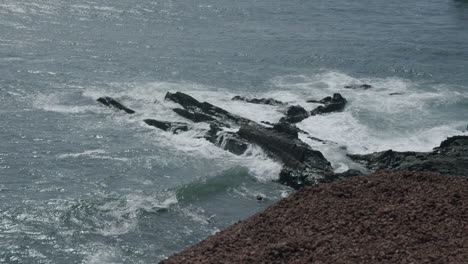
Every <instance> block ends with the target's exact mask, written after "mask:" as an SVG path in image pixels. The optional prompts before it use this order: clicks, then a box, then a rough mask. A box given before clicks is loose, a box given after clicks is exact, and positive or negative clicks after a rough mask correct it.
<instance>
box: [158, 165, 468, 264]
mask: <svg viewBox="0 0 468 264" xmlns="http://www.w3.org/2000/svg"><path fill="white" fill-rule="evenodd" d="M466 190H468V178H465V177H455V176H445V175H441V174H437V173H431V172H378V173H374V174H370V175H365V176H357V177H352V178H348V179H342V180H338V181H335V182H332V183H324V184H318V185H315V186H307V187H304V188H302V189H301V190H299V191H297V192H295V193H293V194H291V195H290V196H288V197H287V198H284V199H282V200H280V201H279V202H277V203H275V204H274V205H272V206H271V207H269V208H267V209H266V210H264V211H262V212H259V213H257V214H256V215H254V216H252V217H249V218H247V219H245V220H243V221H240V222H238V223H236V224H234V225H232V226H229V227H227V228H226V229H224V230H223V231H221V232H219V233H216V234H214V235H212V236H209V237H208V238H206V239H204V240H202V241H201V242H199V243H197V244H195V245H193V246H191V247H189V248H187V249H185V250H183V251H182V252H179V253H176V254H174V255H172V256H171V257H169V258H168V259H166V260H163V261H161V262H160V263H162V264H172V263H376V262H378V263H411V262H413V263H464V261H466V259H468V247H466V245H468V225H467V223H468V218H467V214H466V213H467V212H468V194H467V193H466Z"/></svg>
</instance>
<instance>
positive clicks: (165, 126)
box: [143, 119, 188, 134]
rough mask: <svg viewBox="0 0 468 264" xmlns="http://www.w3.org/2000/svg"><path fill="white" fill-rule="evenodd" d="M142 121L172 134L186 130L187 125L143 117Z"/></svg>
mask: <svg viewBox="0 0 468 264" xmlns="http://www.w3.org/2000/svg"><path fill="white" fill-rule="evenodd" d="M143 122H145V123H146V124H147V125H149V126H154V127H157V128H159V129H162V130H164V131H170V132H172V133H174V134H178V133H180V132H183V131H188V126H187V124H185V123H180V122H168V121H159V120H155V119H145V120H143Z"/></svg>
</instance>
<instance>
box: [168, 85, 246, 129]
mask: <svg viewBox="0 0 468 264" xmlns="http://www.w3.org/2000/svg"><path fill="white" fill-rule="evenodd" d="M165 99H166V100H171V101H173V102H175V103H178V104H180V105H181V106H182V107H183V108H184V109H185V110H188V111H191V112H194V113H202V114H206V115H209V116H212V117H213V118H216V119H218V121H220V122H221V123H225V122H228V123H234V124H237V125H241V124H243V123H248V122H251V120H249V119H247V118H244V117H241V116H238V115H234V114H231V113H229V112H228V111H226V110H224V109H222V108H220V107H217V106H214V105H212V104H210V103H207V102H199V101H198V100H196V99H195V98H193V97H191V96H190V95H188V94H184V93H181V92H176V93H169V92H168V93H167V94H166V97H165Z"/></svg>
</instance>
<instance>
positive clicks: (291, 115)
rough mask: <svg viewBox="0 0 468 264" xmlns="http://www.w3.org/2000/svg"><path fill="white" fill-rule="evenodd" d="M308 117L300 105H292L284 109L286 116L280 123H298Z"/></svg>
mask: <svg viewBox="0 0 468 264" xmlns="http://www.w3.org/2000/svg"><path fill="white" fill-rule="evenodd" d="M308 117H309V113H308V112H307V111H306V110H305V109H304V108H303V107H302V106H300V105H293V106H290V107H288V108H287V109H286V116H285V117H282V118H281V119H280V122H289V123H298V122H301V121H302V120H304V119H306V118H308Z"/></svg>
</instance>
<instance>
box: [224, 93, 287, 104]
mask: <svg viewBox="0 0 468 264" xmlns="http://www.w3.org/2000/svg"><path fill="white" fill-rule="evenodd" d="M231 100H233V101H244V102H247V103H252V104H265V105H286V103H284V102H281V101H278V100H275V99H273V98H260V99H258V98H252V99H248V98H246V97H244V96H240V95H236V96H234V97H233V98H232V99H231Z"/></svg>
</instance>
